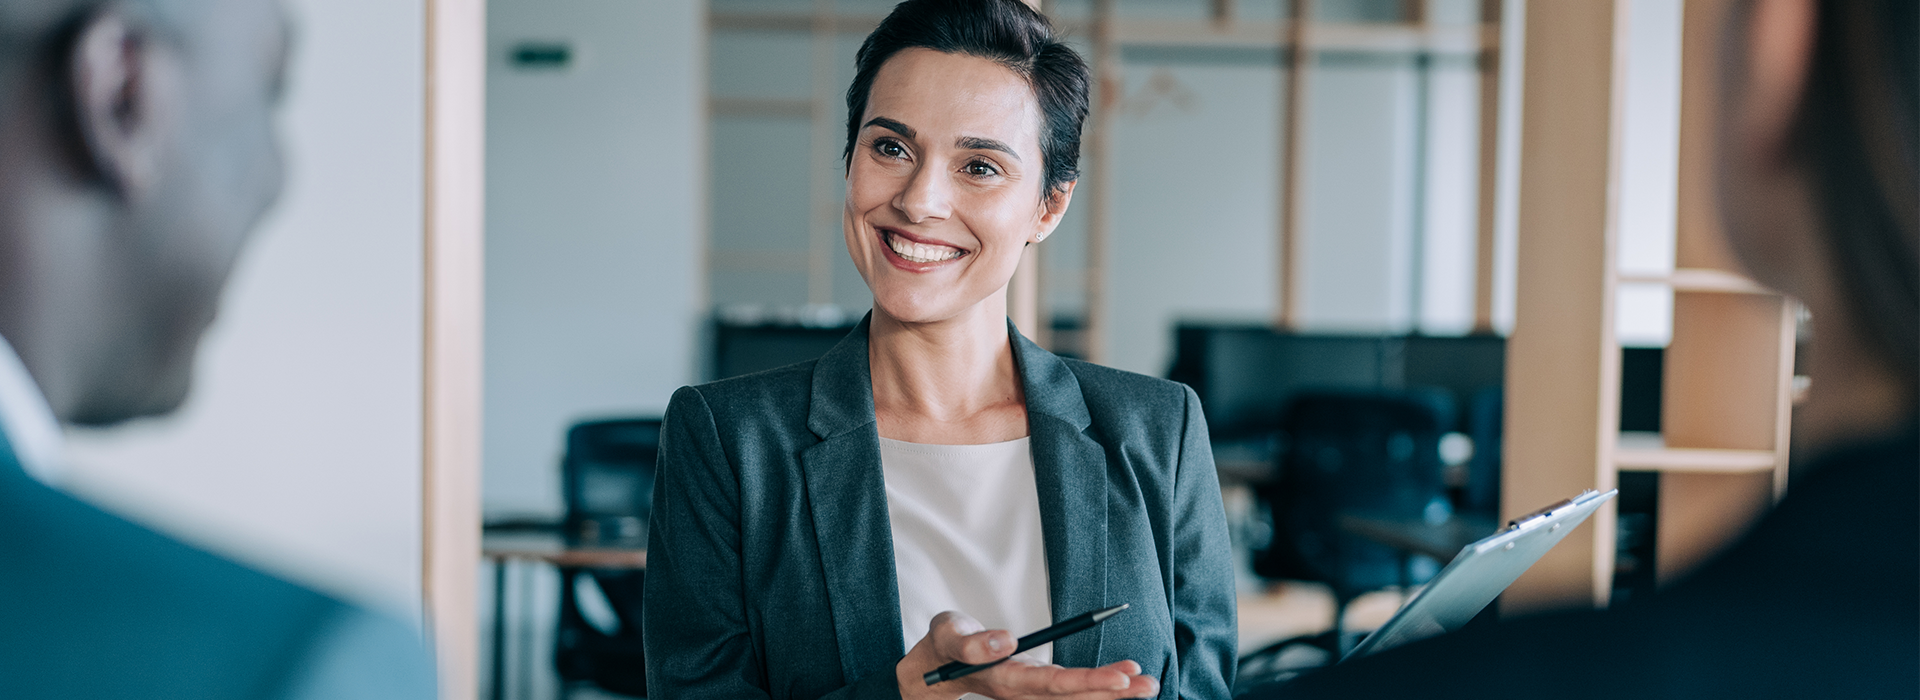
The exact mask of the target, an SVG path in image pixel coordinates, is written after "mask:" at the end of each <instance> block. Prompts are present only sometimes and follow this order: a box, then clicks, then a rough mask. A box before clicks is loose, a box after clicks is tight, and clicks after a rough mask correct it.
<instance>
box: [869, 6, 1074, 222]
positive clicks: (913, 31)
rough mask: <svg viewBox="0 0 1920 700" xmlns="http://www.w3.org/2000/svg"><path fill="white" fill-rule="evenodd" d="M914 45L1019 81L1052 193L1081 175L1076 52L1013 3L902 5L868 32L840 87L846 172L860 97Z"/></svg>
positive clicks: (1032, 12) (1043, 21) (1040, 20)
mask: <svg viewBox="0 0 1920 700" xmlns="http://www.w3.org/2000/svg"><path fill="white" fill-rule="evenodd" d="M914 48H923V49H932V50H934V51H939V52H941V53H950V54H960V55H965V56H974V57H977V58H984V59H986V60H989V61H993V62H995V63H998V64H1000V65H1003V66H1006V67H1007V68H1010V69H1012V70H1013V72H1015V73H1018V74H1019V75H1020V76H1021V77H1023V78H1026V80H1027V83H1028V84H1029V85H1032V86H1033V95H1034V99H1035V100H1037V101H1038V102H1039V103H1040V115H1041V124H1040V155H1041V162H1042V163H1043V164H1044V166H1045V168H1046V189H1045V190H1043V193H1048V194H1050V193H1052V192H1054V191H1057V190H1059V189H1061V188H1063V187H1065V186H1066V184H1067V183H1069V182H1072V181H1074V180H1078V179H1079V178H1080V129H1081V127H1082V126H1083V125H1085V124H1086V121H1087V106H1088V103H1089V99H1088V96H1087V93H1088V88H1089V85H1090V84H1091V82H1092V81H1091V78H1090V77H1089V74H1088V71H1087V63H1086V61H1083V60H1081V58H1080V54H1078V53H1074V51H1073V49H1070V48H1068V47H1067V45H1066V44H1063V43H1061V42H1060V40H1059V39H1058V38H1056V37H1055V36H1054V34H1053V25H1052V24H1050V23H1048V22H1047V18H1046V17H1044V16H1042V15H1041V14H1040V13H1039V12H1036V11H1035V10H1034V9H1033V8H1031V7H1028V6H1027V5H1026V4H1025V3H1023V2H1020V0H907V1H906V2H903V3H900V4H899V5H897V6H895V7H894V8H893V12H892V13H891V14H888V15H887V18H886V19H885V20H882V21H881V22H880V26H879V27H878V28H876V29H874V30H873V33H872V34H868V35H867V40H866V42H865V43H863V44H861V45H860V53H859V56H858V57H857V58H856V59H854V65H855V67H856V68H857V72H855V73H854V76H853V85H852V86H851V87H848V88H847V150H846V152H845V153H843V154H841V157H842V158H843V159H844V160H845V162H846V163H847V165H848V166H849V167H851V166H852V163H853V146H854V142H855V141H856V140H858V138H859V136H860V120H861V117H863V116H865V113H866V111H867V97H868V95H869V94H870V93H872V92H873V79H874V77H875V76H877V75H879V74H880V66H881V65H882V64H885V63H886V62H887V59H889V58H892V57H893V56H894V54H898V53H900V52H901V51H905V50H907V49H914Z"/></svg>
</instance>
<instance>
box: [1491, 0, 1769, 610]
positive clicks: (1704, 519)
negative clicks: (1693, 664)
mask: <svg viewBox="0 0 1920 700" xmlns="http://www.w3.org/2000/svg"><path fill="white" fill-rule="evenodd" d="M1630 3H1631V0H1611V1H1608V2H1601V1H1599V0H1589V1H1586V2H1580V3H1531V4H1530V5H1529V6H1528V10H1527V12H1528V16H1527V20H1526V79H1525V80H1526V88H1525V95H1526V97H1525V99H1526V105H1525V106H1524V110H1525V117H1524V126H1523V130H1522V138H1523V140H1524V145H1523V148H1522V155H1521V162H1522V166H1521V167H1522V178H1523V179H1522V183H1523V184H1522V185H1521V193H1520V229H1521V231H1520V259H1519V276H1518V285H1519V286H1518V295H1519V303H1518V306H1517V318H1516V324H1515V328H1514V333H1513V339H1512V342H1511V344H1510V345H1509V349H1508V376H1507V392H1508V404H1507V426H1506V435H1507V440H1508V444H1507V445H1506V446H1505V447H1506V464H1507V470H1506V473H1505V477H1504V479H1505V480H1504V484H1503V485H1504V486H1505V493H1504V500H1503V503H1502V506H1503V507H1502V510H1503V511H1506V512H1507V513H1508V514H1517V513H1520V512H1524V511H1526V510H1528V509H1530V508H1532V507H1537V505H1538V504H1539V503H1545V502H1549V501H1551V500H1554V499H1556V498H1563V497H1565V495H1566V494H1568V493H1571V492H1573V491H1576V490H1578V489H1581V488H1593V489H1601V490H1604V489H1608V488H1612V487H1614V485H1615V484H1616V483H1618V475H1619V472H1621V471H1651V472H1657V473H1658V474H1659V476H1660V493H1659V511H1658V513H1657V515H1656V518H1657V520H1656V524H1655V531H1656V532H1657V538H1656V542H1655V557H1656V561H1655V569H1656V572H1657V574H1658V578H1659V580H1660V582H1661V583H1662V584H1665V583H1668V582H1671V581H1673V580H1675V579H1677V578H1679V577H1681V576H1683V575H1684V574H1686V573H1687V572H1688V571H1690V570H1692V568H1693V567H1695V566H1697V565H1698V564H1699V563H1700V562H1702V561H1703V560H1705V559H1706V558H1708V557H1710V556H1712V555H1713V554H1714V553H1715V552H1717V551H1719V550H1720V549H1721V548H1722V547H1724V546H1725V545H1726V544H1727V543H1728V542H1730V541H1732V540H1733V539H1734V538H1736V537H1738V536H1739V535H1740V534H1741V533H1743V532H1744V531H1745V530H1746V528H1747V527H1748V526H1749V525H1750V524H1751V523H1752V522H1753V521H1754V519H1756V518H1757V517H1758V516H1759V515H1761V514H1762V513H1764V512H1765V511H1766V510H1767V508H1769V507H1770V506H1771V505H1772V503H1773V502H1774V501H1775V500H1777V499H1778V498H1779V497H1780V496H1782V495H1784V493H1785V490H1786V486H1787V453H1788V441H1789V426H1790V423H1791V413H1792V406H1793V395H1794V390H1795V386H1794V377H1793V353H1794V341H1795V314H1796V307H1795V303H1794V302H1793V301H1792V300H1789V299H1787V298H1785V297H1782V296H1780V295H1779V294H1776V293H1774V292H1772V291H1770V290H1767V289H1765V288H1763V287H1761V286H1760V285H1758V284H1755V283H1754V282H1752V281H1751V280H1749V279H1747V278H1746V277H1744V276H1742V275H1741V274H1740V273H1739V272H1738V270H1739V267H1738V265H1737V264H1736V263H1735V261H1734V260H1733V257H1732V255H1730V254H1729V252H1728V249H1727V246H1726V243H1725V241H1724V240H1723V238H1722V233H1721V229H1720V224H1719V221H1718V218H1717V216H1716V215H1715V212H1716V208H1715V202H1714V195H1713V192H1714V187H1713V181H1712V172H1713V166H1712V164H1713V154H1712V152H1711V147H1712V144H1713V138H1714V134H1713V123H1714V119H1713V113H1712V110H1713V108H1714V102H1713V100H1714V95H1713V93H1712V91H1710V90H1704V89H1698V88H1692V86H1694V85H1698V84H1700V83H1704V82H1710V78H1711V77H1712V76H1713V75H1714V71H1715V70H1716V69H1715V67H1714V65H1713V61H1714V59H1715V57H1716V54H1717V48H1718V40H1719V36H1718V34H1719V28H1720V27H1721V26H1722V24H1721V20H1722V18H1723V16H1724V13H1725V11H1726V7H1727V5H1728V0H1688V2H1687V3H1686V5H1685V9H1684V12H1685V14H1684V18H1683V29H1682V46H1681V84H1682V90H1681V105H1680V153H1679V172H1678V176H1679V177H1678V192H1677V193H1676V195H1677V221H1676V224H1677V226H1676V233H1675V248H1676V250H1675V262H1676V269H1675V270H1674V271H1673V272H1672V273H1671V274H1667V275H1660V276H1634V275H1622V274H1620V273H1619V271H1618V269H1617V264H1616V262H1615V260H1614V256H1615V241H1616V237H1617V233H1618V231H1617V228H1618V225H1619V224H1618V218H1619V217H1618V211H1617V207H1618V203H1617V198H1616V197H1614V196H1612V193H1613V192H1615V191H1617V188H1618V186H1619V182H1618V180H1619V159H1618V152H1619V149H1620V144H1619V143H1618V142H1617V141H1618V139H1619V134H1620V126H1619V123H1618V121H1619V119H1620V116H1619V110H1618V109H1617V107H1618V105H1617V104H1616V102H1617V100H1618V99H1619V94H1618V93H1619V85H1620V74H1619V73H1620V70H1621V66H1622V59H1623V55H1624V51H1625V50H1626V48H1625V47H1626V43H1625V42H1624V41H1622V38H1623V37H1622V36H1621V30H1622V29H1623V24H1624V19H1625V12H1626V10H1627V7H1626V6H1627V5H1628V4H1630ZM1689 88H1692V89H1689ZM1621 284H1658V285H1664V286H1667V287H1669V288H1671V289H1672V292H1673V295H1674V301H1673V334H1672V339H1671V341H1670V343H1669V345H1668V347H1667V350H1666V358H1665V369H1664V371H1665V376H1664V381H1663V385H1662V395H1663V402H1662V405H1663V408H1662V426H1661V435H1660V438H1661V439H1660V444H1659V446H1657V447H1652V446H1641V445H1636V444H1631V443H1630V444H1622V443H1621V436H1620V434H1619V425H1618V409H1619V399H1620V397H1619V371H1620V369H1619V362H1620V359H1619V358H1620V347H1619V344H1618V342H1617V339H1616V338H1615V337H1614V335H1613V322H1614V318H1613V304H1614V298H1615V293H1616V290H1617V289H1618V287H1619V285H1621ZM1592 522H1593V526H1592V528H1591V529H1590V530H1588V531H1587V532H1586V534H1579V533H1576V534H1575V535H1574V536H1573V537H1570V538H1569V539H1568V540H1567V541H1566V542H1564V543H1563V544H1561V546H1560V547H1559V548H1557V549H1556V550H1555V551H1554V552H1552V553H1550V554H1549V555H1548V557H1547V558H1546V559H1543V560H1542V561H1541V563H1540V564H1539V565H1537V566H1536V567H1535V569H1534V570H1533V571H1531V572H1529V573H1528V574H1527V575H1526V576H1524V577H1522V578H1521V580H1520V581H1519V582H1518V583H1516V584H1515V585H1514V587H1513V588H1511V589H1509V591H1508V595H1507V596H1506V598H1505V599H1504V600H1505V601H1507V604H1506V605H1505V606H1504V607H1503V608H1502V612H1503V613H1529V612H1537V611H1541V610H1547V609H1555V608H1567V607H1585V606H1589V605H1592V606H1604V605H1606V604H1607V602H1608V596H1609V593H1610V588H1611V583H1612V578H1613V548H1614V536H1615V532H1614V525H1615V520H1614V517H1613V513H1612V512H1611V511H1610V510H1609V511H1605V512H1602V513H1600V514H1597V515H1596V516H1595V517H1594V518H1593V521H1592Z"/></svg>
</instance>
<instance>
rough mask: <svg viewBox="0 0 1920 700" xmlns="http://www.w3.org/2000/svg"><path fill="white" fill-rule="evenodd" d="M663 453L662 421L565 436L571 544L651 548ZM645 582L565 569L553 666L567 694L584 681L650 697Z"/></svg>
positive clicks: (577, 429) (576, 430) (602, 425)
mask: <svg viewBox="0 0 1920 700" xmlns="http://www.w3.org/2000/svg"><path fill="white" fill-rule="evenodd" d="M659 451H660V421H659V420H658V419H621V420H602V421H590V422H584V423H579V424H576V425H574V426H573V428H571V429H569V430H568V431H567V454H566V457H565V458H564V460H563V461H562V462H561V470H560V471H561V479H562V484H563V487H562V489H561V490H562V491H563V493H564V494H565V497H566V505H567V513H566V518H565V520H564V521H563V522H564V525H563V527H564V528H565V533H566V535H565V538H566V542H567V544H568V546H572V547H645V546H646V544H647V518H648V516H649V515H651V513H652V511H653V476H654V461H655V458H656V457H658V455H659ZM645 582H646V572H645V571H644V570H638V571H636V570H609V569H580V568H562V569H561V570H560V623H559V631H558V633H557V634H556V635H554V652H553V663H554V669H555V670H556V671H557V672H558V673H559V676H560V680H561V688H562V690H561V694H562V697H565V696H566V695H567V692H568V690H570V689H571V687H572V686H574V685H578V684H581V683H591V684H593V685H595V686H598V687H599V688H601V689H602V690H606V691H610V692H614V693H620V694H624V695H633V696H639V697H644V696H645V695H646V693H647V674H646V654H645V651H644V649H643V647H642V645H641V638H640V619H641V618H640V615H641V597H642V591H643V590H644V588H645ZM596 590H597V594H598V595H597V596H596V595H595V592H596ZM585 598H598V599H595V600H585ZM602 601H604V603H603V604H601V605H594V604H596V603H602ZM596 608H597V610H596ZM608 608H610V611H609V610H608ZM594 612H598V613H600V614H599V615H594V614H592V613H594ZM608 612H610V613H611V615H608V614H607V613H608Z"/></svg>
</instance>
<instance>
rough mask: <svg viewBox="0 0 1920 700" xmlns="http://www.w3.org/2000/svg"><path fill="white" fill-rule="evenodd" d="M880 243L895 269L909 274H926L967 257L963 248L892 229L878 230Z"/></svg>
mask: <svg viewBox="0 0 1920 700" xmlns="http://www.w3.org/2000/svg"><path fill="white" fill-rule="evenodd" d="M875 230H877V231H879V233H880V242H881V243H882V244H883V247H885V248H886V250H887V252H888V253H889V255H888V256H887V260H888V261H889V262H892V263H893V265H894V267H898V268H900V269H903V270H906V271H908V272H926V271H929V270H933V269H935V268H937V267H941V266H943V264H944V263H950V262H953V261H955V260H959V259H960V258H962V257H965V256H966V255H967V251H966V250H965V249H962V248H957V247H954V246H950V245H947V244H945V243H940V242H938V241H934V240H932V239H928V238H925V237H921V236H914V235H912V234H909V233H906V232H903V231H898V230H895V229H890V228H876V229H875Z"/></svg>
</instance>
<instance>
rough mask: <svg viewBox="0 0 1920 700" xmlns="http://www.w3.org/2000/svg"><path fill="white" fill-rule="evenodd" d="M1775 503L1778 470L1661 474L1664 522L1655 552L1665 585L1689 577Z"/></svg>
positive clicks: (1657, 566)
mask: <svg viewBox="0 0 1920 700" xmlns="http://www.w3.org/2000/svg"><path fill="white" fill-rule="evenodd" d="M1772 503H1773V474H1772V473H1771V472H1754V473H1752V474H1687V473H1676V472H1667V473H1665V474H1661V475H1660V515H1659V518H1660V526H1659V537H1658V541H1657V542H1655V543H1654V551H1655V553H1656V556H1657V557H1658V559H1659V561H1657V562H1655V568H1656V570H1657V572H1658V576H1659V579H1660V583H1661V585H1665V584H1667V583H1671V582H1672V581H1674V580H1675V579H1677V578H1679V577H1681V576H1684V575H1686V574H1687V573H1688V572H1690V571H1692V570H1693V568H1694V567H1695V566H1698V565H1699V564H1700V563H1701V562H1703V561H1705V560H1706V559H1707V558H1708V557H1711V556H1713V555H1714V554H1716V553H1718V552H1719V551H1720V550H1721V549H1722V548H1724V547H1725V546H1726V544H1727V543H1728V542H1730V541H1732V540H1733V539H1735V538H1737V537H1739V536H1740V535H1742V534H1745V533H1746V531H1747V528H1748V527H1750V526H1751V525H1752V524H1753V521H1754V520H1755V519H1757V518H1759V517H1760V515H1762V514H1763V513H1765V512H1766V510H1767V506H1768V505H1770V504H1772Z"/></svg>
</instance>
